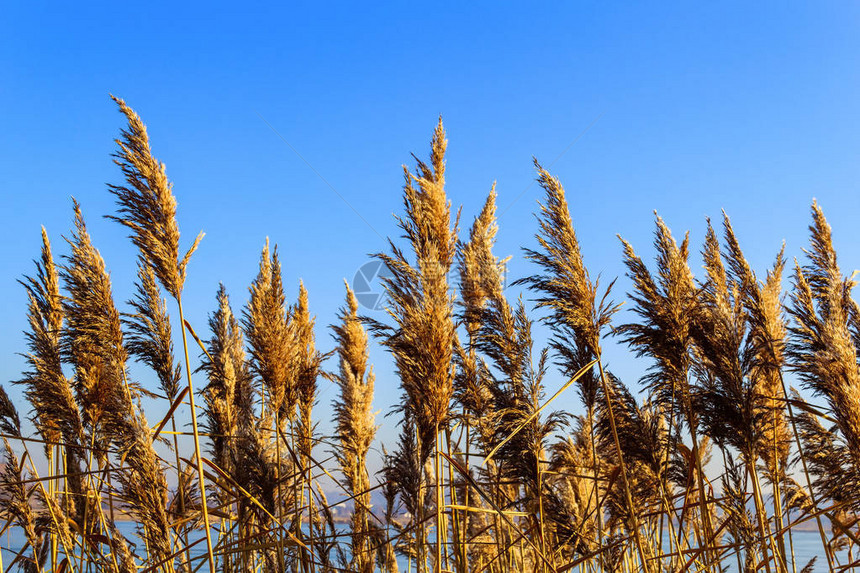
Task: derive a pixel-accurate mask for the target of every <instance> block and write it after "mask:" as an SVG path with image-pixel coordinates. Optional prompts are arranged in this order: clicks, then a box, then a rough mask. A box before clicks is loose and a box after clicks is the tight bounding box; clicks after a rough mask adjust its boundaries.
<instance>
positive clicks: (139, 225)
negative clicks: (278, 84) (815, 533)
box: [108, 96, 215, 573]
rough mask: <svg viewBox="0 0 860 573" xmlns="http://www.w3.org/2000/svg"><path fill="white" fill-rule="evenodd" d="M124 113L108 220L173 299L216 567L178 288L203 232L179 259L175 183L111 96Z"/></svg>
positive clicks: (132, 116)
mask: <svg viewBox="0 0 860 573" xmlns="http://www.w3.org/2000/svg"><path fill="white" fill-rule="evenodd" d="M111 98H112V99H113V100H114V102H116V104H117V106H118V107H119V110H120V112H121V113H122V114H123V115H124V116H125V118H126V121H127V122H128V124H127V129H123V130H122V131H121V138H120V139H116V140H115V142H116V144H117V147H118V148H119V149H118V150H117V152H116V153H115V154H114V163H116V165H117V166H119V168H120V170H121V171H122V174H123V176H124V177H125V180H126V185H112V184H109V185H108V189H109V190H110V192H111V193H112V194H113V195H114V197H116V202H117V206H118V213H119V216H111V217H109V218H110V219H112V220H114V221H116V222H118V223H120V224H121V225H123V226H125V227H127V228H128V229H129V232H130V233H131V235H130V238H131V240H132V242H133V243H134V244H135V245H136V246H137V248H138V249H139V250H140V254H141V256H142V257H143V258H144V259H145V260H147V261H148V262H149V263H150V264H151V266H152V270H153V272H154V273H155V276H156V277H158V279H159V281H160V282H161V285H162V286H163V287H164V289H165V290H166V291H167V292H168V293H170V295H171V296H173V298H174V299H175V300H176V304H177V306H178V308H179V322H180V325H181V329H180V331H181V333H182V347H183V350H184V354H185V372H186V375H187V382H188V405H189V407H190V409H191V429H192V431H193V434H194V460H195V462H196V466H197V478H198V484H199V486H200V498H201V510H202V513H203V522H204V527H205V534H206V553H207V558H208V561H209V570H210V573H214V570H215V555H214V553H213V549H212V538H211V532H210V528H209V509H208V507H207V504H206V483H205V479H204V472H203V460H202V456H201V445H200V433H199V431H198V428H197V409H196V405H195V401H194V400H195V392H194V386H193V383H192V381H191V361H190V359H189V356H188V341H187V337H186V334H185V314H184V312H183V306H182V289H183V287H184V286H185V278H186V274H187V273H186V267H187V266H188V261H189V260H190V259H191V255H192V254H193V253H194V251H195V250H196V249H197V246H198V244H199V243H200V240H201V239H202V238H203V233H200V234H199V235H197V238H195V239H194V242H193V243H192V244H191V247H190V248H189V249H188V250H187V251H186V252H185V254H184V255H183V256H182V258H180V255H179V225H178V223H177V222H176V198H175V196H174V195H173V185H172V184H171V183H170V181H169V180H168V179H167V171H166V169H165V166H164V164H163V163H161V162H160V161H158V160H157V159H156V158H155V157H154V156H153V155H152V150H151V148H150V145H149V135H148V134H147V132H146V126H145V125H144V123H143V121H141V119H140V117H139V116H138V115H137V114H136V113H135V112H134V110H133V109H131V108H130V107H129V106H128V105H126V103H125V101H123V100H122V99H120V98H117V97H114V96H111Z"/></svg>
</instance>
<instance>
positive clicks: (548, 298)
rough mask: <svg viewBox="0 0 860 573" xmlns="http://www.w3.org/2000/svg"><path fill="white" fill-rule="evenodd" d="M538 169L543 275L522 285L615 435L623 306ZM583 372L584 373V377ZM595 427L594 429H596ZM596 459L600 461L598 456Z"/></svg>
mask: <svg viewBox="0 0 860 573" xmlns="http://www.w3.org/2000/svg"><path fill="white" fill-rule="evenodd" d="M534 163H535V168H536V169H537V172H538V183H539V184H540V186H541V187H542V188H543V190H544V191H545V193H546V204H545V205H541V206H540V210H541V212H540V216H539V217H538V224H539V226H540V232H539V233H538V234H537V235H536V236H535V238H536V239H537V241H538V244H539V246H540V250H533V249H525V253H526V258H528V259H529V260H531V261H532V262H534V263H536V264H537V266H538V267H539V268H540V269H541V271H542V273H540V274H536V275H532V276H530V277H525V278H523V279H520V280H519V281H517V282H518V283H519V284H525V285H527V286H528V287H529V288H530V289H531V290H532V291H534V292H535V293H536V294H537V295H538V297H537V299H536V301H537V307H538V308H543V309H546V310H547V311H548V312H549V314H548V315H547V316H546V318H545V322H546V323H547V324H548V325H549V326H550V328H551V329H552V331H553V334H554V336H553V339H552V341H551V345H552V347H553V349H554V350H555V352H556V355H557V357H558V362H559V364H560V365H561V368H562V370H563V371H564V373H565V375H567V376H569V377H571V378H573V377H574V376H577V375H578V376H579V378H578V380H577V387H578V389H579V392H580V396H581V398H582V400H583V403H584V404H585V407H586V410H587V414H588V416H589V417H590V418H592V417H593V415H594V414H593V413H594V408H595V405H596V404H595V400H596V399H597V391H598V387H599V385H601V384H602V386H603V390H604V397H605V399H606V400H607V411H608V414H609V416H608V419H609V421H610V425H611V426H612V432H613V434H615V428H614V424H615V421H614V415H613V414H612V406H611V404H610V403H609V401H610V400H611V399H612V398H611V393H610V390H609V387H608V382H607V380H606V376H605V374H604V372H603V364H602V358H601V347H600V339H601V336H602V330H603V329H604V328H606V327H607V326H608V325H609V323H610V321H611V319H612V315H613V314H614V313H615V312H616V311H617V310H618V305H616V304H614V303H612V302H610V301H609V300H608V297H609V293H610V291H611V289H612V284H613V283H614V281H613V283H610V284H609V286H608V287H607V289H606V290H605V291H604V293H603V295H602V296H600V298H599V299H598V292H599V279H598V280H596V281H595V282H592V281H591V279H590V277H589V274H588V270H587V269H586V267H585V264H584V262H583V259H582V252H581V250H580V247H579V241H578V239H577V237H576V232H575V231H574V228H573V221H572V220H571V217H570V210H569V208H568V204H567V199H566V197H565V192H564V187H562V185H561V182H560V181H559V180H558V179H556V178H555V177H553V176H552V175H550V173H549V172H548V171H546V170H545V169H544V168H543V167H541V165H540V164H539V163H538V162H537V160H535V162H534ZM593 362H596V363H597V366H598V370H599V374H600V375H599V377H598V376H595V373H594V368H593V367H591V366H590V364H592V363H593ZM581 370H582V371H583V372H582V373H581V374H578V373H579V372H580V371H581ZM592 419H593V418H592ZM591 425H592V426H593V423H592V424H591ZM614 438H615V439H614V441H615V451H616V454H617V455H618V464H619V466H620V468H621V474H622V479H623V483H624V488H625V492H626V499H627V509H628V512H629V516H628V517H629V523H630V528H631V530H632V533H633V536H634V537H635V539H636V545H637V549H638V552H639V558H640V561H641V565H642V567H643V568H646V570H647V568H648V561H647V558H646V556H645V552H644V548H643V545H642V541H641V539H640V537H639V535H640V534H639V526H638V524H637V523H636V522H637V518H636V514H635V509H634V507H633V501H632V499H631V494H630V484H629V479H628V476H627V472H626V470H625V466H624V459H623V457H622V452H621V447H620V444H619V443H618V438H617V435H616V436H614ZM594 458H595V459H597V456H596V455H595V456H594ZM598 474H599V470H598V468H595V469H594V479H595V481H597V480H598ZM598 512H599V509H598ZM601 529H602V527H601ZM599 535H601V536H602V532H599Z"/></svg>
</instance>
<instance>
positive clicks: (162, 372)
mask: <svg viewBox="0 0 860 573" xmlns="http://www.w3.org/2000/svg"><path fill="white" fill-rule="evenodd" d="M128 304H129V306H131V308H132V309H133V310H134V313H132V314H126V315H125V320H124V323H125V325H126V327H127V329H128V336H127V337H126V340H127V342H126V349H127V350H128V353H129V354H130V355H132V356H134V357H135V358H137V359H138V360H140V361H141V362H143V363H144V364H146V365H147V366H149V367H150V368H152V370H153V371H154V372H155V373H156V375H157V376H158V383H159V386H160V387H161V391H162V392H164V395H165V397H166V398H167V399H168V400H170V401H171V402H173V401H174V400H175V399H176V395H177V394H178V393H179V381H180V379H181V377H182V371H181V370H180V368H179V364H177V363H176V360H175V358H174V356H173V335H172V332H171V328H170V317H169V316H168V314H167V305H166V304H165V301H164V299H163V298H161V293H160V292H159V290H158V284H157V283H156V282H155V273H154V272H153V270H152V267H151V266H150V264H149V263H148V262H147V261H145V260H142V259H141V260H140V261H138V268H137V293H136V294H135V296H134V298H133V299H132V300H130V301H128Z"/></svg>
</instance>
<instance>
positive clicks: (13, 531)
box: [0, 522, 857, 573]
mask: <svg viewBox="0 0 860 573" xmlns="http://www.w3.org/2000/svg"><path fill="white" fill-rule="evenodd" d="M117 526H118V528H119V530H120V531H121V532H122V533H123V535H125V536H126V538H127V539H128V540H129V542H130V543H140V540H139V538H138V537H137V534H136V524H135V523H134V522H120V523H119V524H118V525H117ZM792 535H793V538H794V554H795V561H796V565H797V571H798V572H799V571H800V569H801V568H802V567H803V566H804V565H806V564H807V563H808V562H809V561H810V560H811V559H812V558H813V557H818V559H817V560H816V562H815V567H814V569H813V571H814V572H815V573H826V572H827V560H826V559H825V558H824V554H823V552H822V548H821V538H820V537H819V534H818V532H816V531H795V532H793V534H792ZM201 538H202V534H201V533H200V532H198V533H197V535H196V536H195V535H192V539H191V541H192V542H193V541H196V540H197V539H201ZM24 542H25V541H24V535H23V532H22V531H21V530H20V529H18V528H10V529H9V530H8V531H7V532H6V534H4V535H3V537H2V538H0V548H2V554H3V564H4V566H7V565H8V564H9V563H10V562H11V561H12V559H14V557H15V555H16V554H17V553H18V551H20V550H21V547H23V546H24ZM786 543H787V540H786ZM205 552H206V546H205V542H201V543H198V544H197V545H195V546H194V547H193V548H192V550H191V553H192V555H193V556H195V557H197V556H201V555H203V554H204V553H205ZM837 559H838V560H839V563H840V564H842V565H845V564H847V563H849V562H850V561H849V559H848V555H847V553H846V552H844V551H843V552H840V553H839V554H837ZM854 559H857V555H855V556H854ZM725 563H726V565H728V568H727V569H728V571H737V563H736V561H735V560H734V558H731V559H727V560H726V561H725ZM398 564H399V565H400V570H401V572H403V573H405V572H406V571H407V562H406V560H405V559H403V558H398ZM789 570H791V565H790V564H789Z"/></svg>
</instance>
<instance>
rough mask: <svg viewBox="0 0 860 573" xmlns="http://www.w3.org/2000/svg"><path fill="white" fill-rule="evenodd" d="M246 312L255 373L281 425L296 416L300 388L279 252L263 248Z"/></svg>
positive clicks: (252, 364) (252, 366)
mask: <svg viewBox="0 0 860 573" xmlns="http://www.w3.org/2000/svg"><path fill="white" fill-rule="evenodd" d="M250 292H251V297H250V299H249V300H248V308H247V309H246V311H245V317H244V326H245V334H246V336H247V338H248V344H249V347H250V353H251V370H252V372H253V373H254V374H255V375H256V376H257V377H258V379H259V380H260V381H261V382H262V384H263V388H265V390H266V392H267V404H268V406H269V407H270V408H271V412H272V414H273V415H277V416H278V422H279V424H285V423H286V422H288V421H290V420H292V419H293V418H294V417H295V406H296V403H297V401H298V389H297V388H296V385H295V376H294V370H295V358H294V355H295V353H294V334H293V326H292V324H291V323H290V317H289V314H288V311H287V306H286V296H285V294H284V287H283V282H282V279H281V263H280V260H279V258H278V249H277V247H275V249H274V252H271V253H270V251H269V241H268V240H266V245H265V247H263V253H262V255H261V257H260V270H259V272H258V273H257V277H256V278H255V279H254V282H253V283H252V285H251V287H250Z"/></svg>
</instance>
